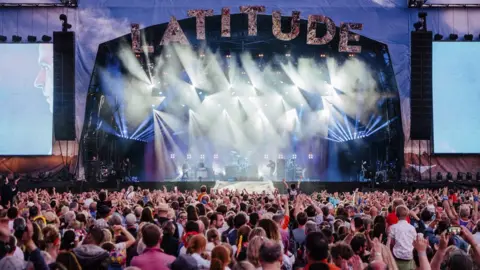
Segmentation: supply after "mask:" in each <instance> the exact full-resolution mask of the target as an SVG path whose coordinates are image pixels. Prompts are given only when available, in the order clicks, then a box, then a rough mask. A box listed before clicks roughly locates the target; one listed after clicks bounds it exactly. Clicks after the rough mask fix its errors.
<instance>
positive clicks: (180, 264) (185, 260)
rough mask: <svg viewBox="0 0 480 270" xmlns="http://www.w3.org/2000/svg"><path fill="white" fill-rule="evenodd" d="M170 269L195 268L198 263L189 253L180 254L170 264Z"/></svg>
mask: <svg viewBox="0 0 480 270" xmlns="http://www.w3.org/2000/svg"><path fill="white" fill-rule="evenodd" d="M170 269H172V270H197V269H198V265H197V261H196V260H195V258H193V257H192V256H191V255H180V257H178V258H177V259H176V260H175V261H174V262H173V263H172V264H171V265H170Z"/></svg>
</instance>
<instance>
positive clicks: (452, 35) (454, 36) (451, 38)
mask: <svg viewBox="0 0 480 270" xmlns="http://www.w3.org/2000/svg"><path fill="white" fill-rule="evenodd" d="M448 39H450V40H457V39H458V35H457V34H450V35H449V36H448Z"/></svg>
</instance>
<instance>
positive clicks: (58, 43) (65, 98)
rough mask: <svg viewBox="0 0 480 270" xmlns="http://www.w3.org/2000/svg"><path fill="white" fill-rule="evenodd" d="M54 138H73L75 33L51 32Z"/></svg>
mask: <svg viewBox="0 0 480 270" xmlns="http://www.w3.org/2000/svg"><path fill="white" fill-rule="evenodd" d="M53 65H54V66H53V69H54V72H53V74H54V82H53V86H54V95H53V123H54V132H55V139H56V140H61V141H63V140H64V141H72V140H75V137H76V136H75V33H74V32H54V33H53Z"/></svg>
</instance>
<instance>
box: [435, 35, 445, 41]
mask: <svg viewBox="0 0 480 270" xmlns="http://www.w3.org/2000/svg"><path fill="white" fill-rule="evenodd" d="M442 39H443V35H440V34H436V35H435V36H433V40H435V41H440V40H442Z"/></svg>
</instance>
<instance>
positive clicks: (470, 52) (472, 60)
mask: <svg viewBox="0 0 480 270" xmlns="http://www.w3.org/2000/svg"><path fill="white" fill-rule="evenodd" d="M432 72H433V137H434V147H433V148H434V151H435V153H452V154H476V153H480V113H479V108H480V86H479V85H480V84H479V83H480V77H479V74H480V43H479V42H434V43H433V71H432Z"/></svg>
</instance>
